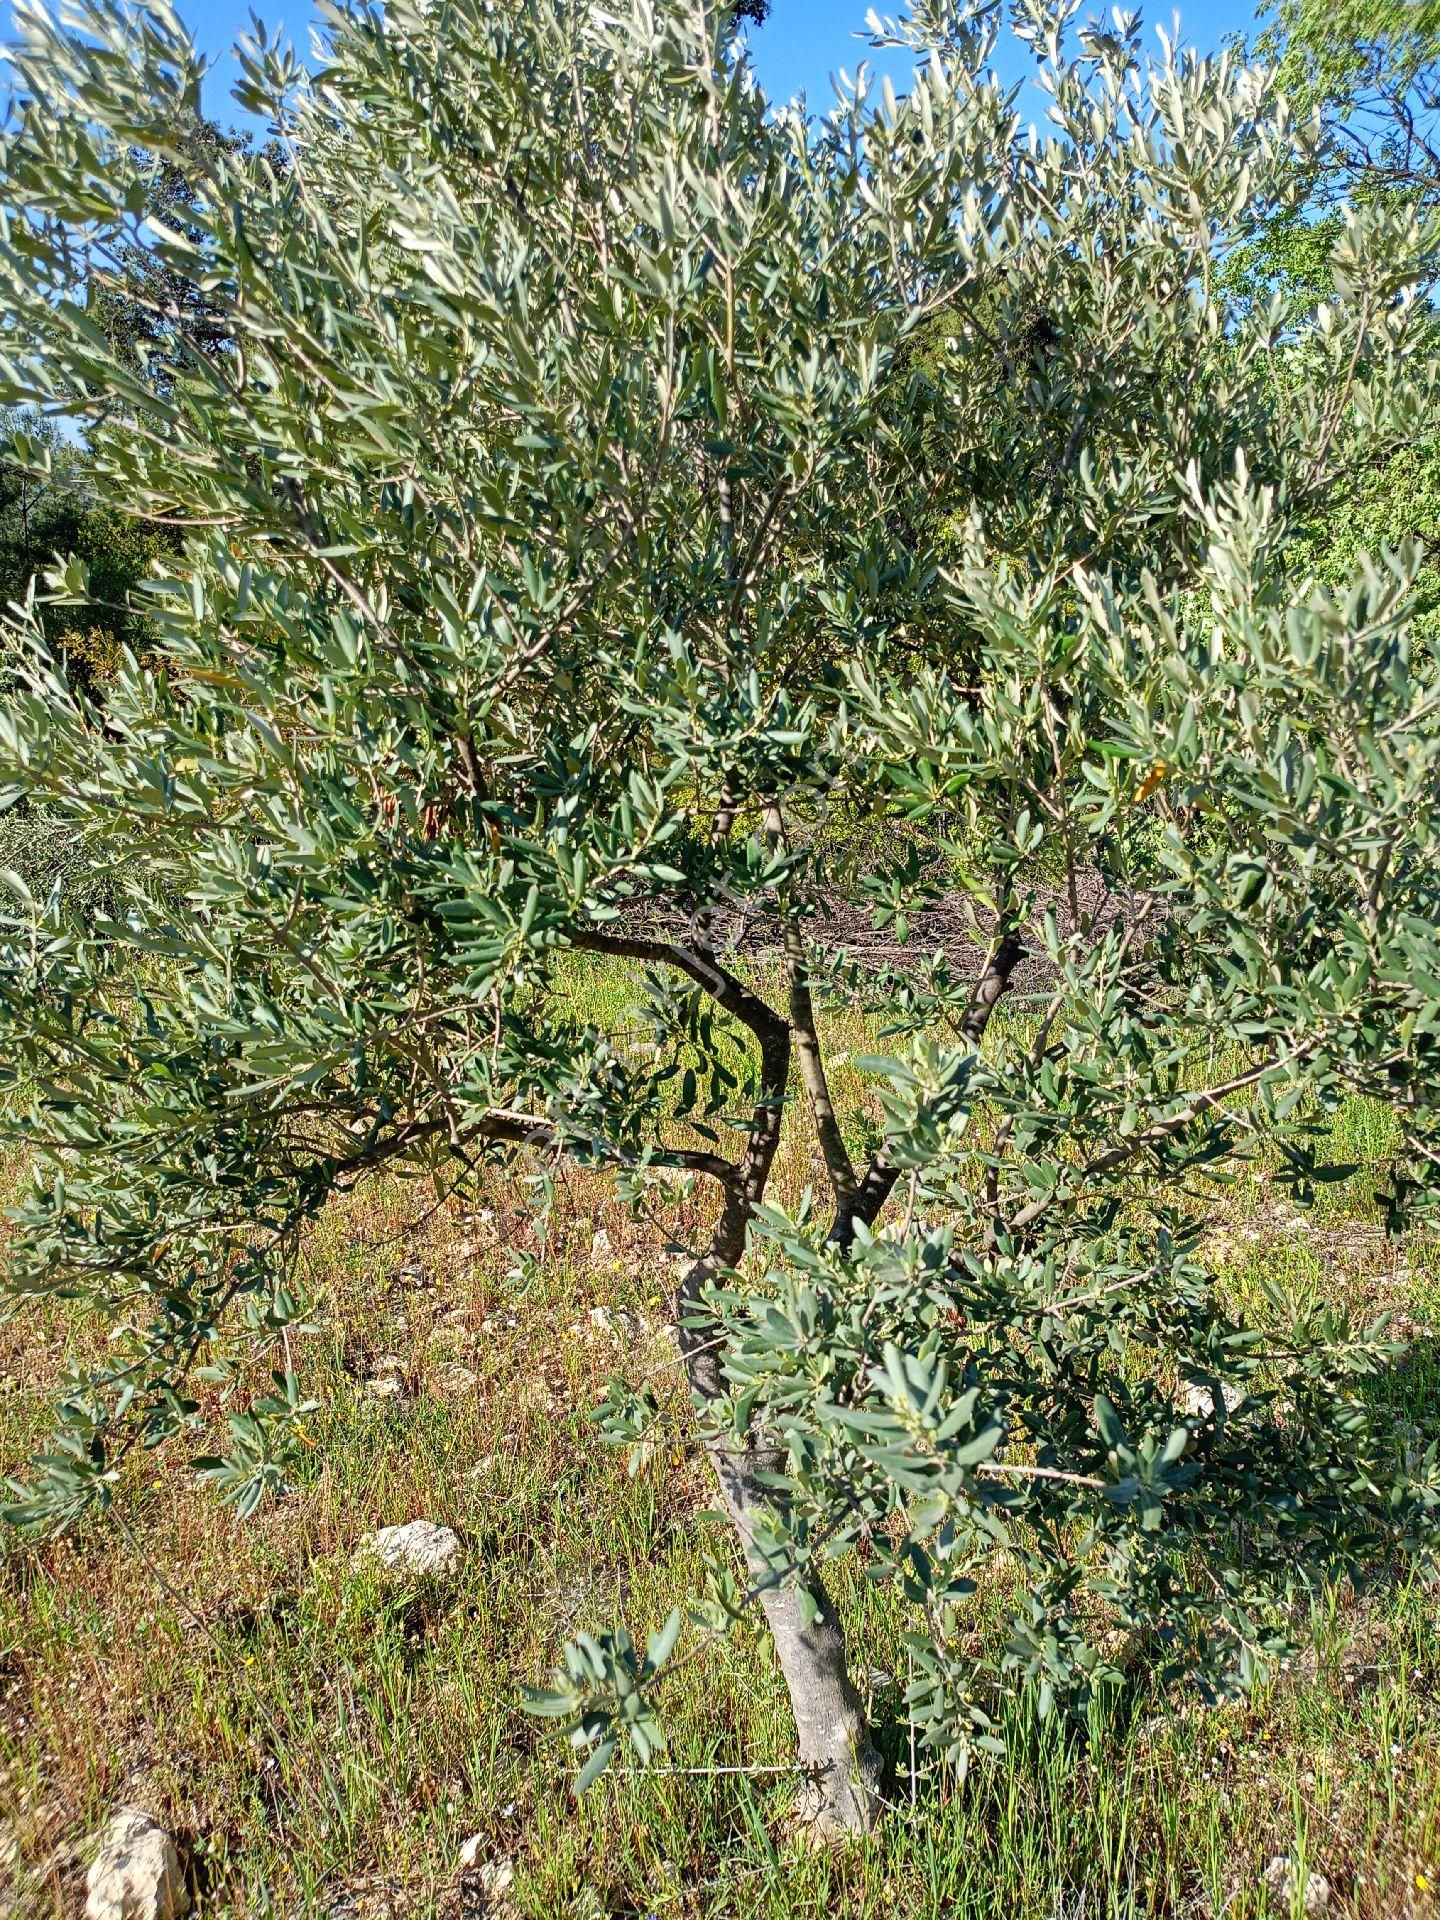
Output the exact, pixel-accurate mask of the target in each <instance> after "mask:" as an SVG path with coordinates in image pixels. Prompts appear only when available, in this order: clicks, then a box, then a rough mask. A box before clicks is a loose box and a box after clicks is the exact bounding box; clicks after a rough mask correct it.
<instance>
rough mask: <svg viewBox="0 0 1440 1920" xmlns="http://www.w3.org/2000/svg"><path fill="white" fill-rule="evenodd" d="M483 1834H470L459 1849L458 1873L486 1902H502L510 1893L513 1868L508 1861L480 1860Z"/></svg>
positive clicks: (482, 1850) (483, 1840)
mask: <svg viewBox="0 0 1440 1920" xmlns="http://www.w3.org/2000/svg"><path fill="white" fill-rule="evenodd" d="M485 1838H486V1836H485V1835H484V1834H483V1833H472V1834H471V1836H470V1838H469V1839H468V1840H466V1841H465V1842H463V1844H462V1845H461V1848H460V1872H461V1875H462V1876H463V1877H464V1878H465V1879H466V1880H468V1881H469V1882H470V1883H471V1885H472V1886H473V1887H474V1888H475V1889H476V1891H477V1892H478V1893H479V1894H480V1895H481V1896H482V1898H483V1899H484V1900H485V1901H486V1902H487V1904H488V1903H489V1902H491V1901H495V1900H502V1899H503V1898H504V1897H505V1895H506V1894H507V1893H508V1892H509V1891H510V1886H511V1883H512V1882H513V1880H514V1878H515V1868H514V1866H513V1864H512V1863H511V1862H510V1861H509V1860H482V1859H481V1857H480V1856H481V1855H482V1854H483V1853H484V1851H485Z"/></svg>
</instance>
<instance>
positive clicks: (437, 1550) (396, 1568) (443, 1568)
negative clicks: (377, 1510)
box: [356, 1520, 460, 1576]
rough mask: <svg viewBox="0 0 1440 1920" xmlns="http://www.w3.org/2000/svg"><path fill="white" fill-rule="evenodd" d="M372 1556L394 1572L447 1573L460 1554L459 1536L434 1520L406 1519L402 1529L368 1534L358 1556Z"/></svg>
mask: <svg viewBox="0 0 1440 1920" xmlns="http://www.w3.org/2000/svg"><path fill="white" fill-rule="evenodd" d="M367 1554H370V1555H373V1556H374V1557H375V1558H376V1559H378V1560H379V1562H380V1564H381V1565H382V1566H384V1567H388V1568H390V1570H391V1571H392V1572H394V1573H412V1574H428V1575H432V1576H433V1575H436V1574H444V1573H449V1572H451V1571H452V1569H453V1567H454V1563H455V1561H456V1560H457V1559H458V1558H459V1554H460V1537H459V1535H458V1534H456V1533H455V1532H453V1531H452V1529H451V1528H449V1527H437V1526H436V1525H435V1523H434V1521H433V1520H407V1521H406V1523H405V1525H404V1526H403V1527H381V1528H380V1530H379V1532H378V1533H367V1534H366V1536H365V1538H364V1539H363V1540H362V1541H361V1542H360V1553H359V1554H358V1555H357V1556H356V1557H357V1558H360V1557H361V1556H363V1555H367Z"/></svg>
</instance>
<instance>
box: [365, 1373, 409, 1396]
mask: <svg viewBox="0 0 1440 1920" xmlns="http://www.w3.org/2000/svg"><path fill="white" fill-rule="evenodd" d="M361 1392H362V1393H363V1394H364V1395H365V1398H366V1399H367V1400H403V1399H404V1398H405V1382H404V1381H403V1380H401V1379H400V1378H399V1377H398V1376H397V1375H396V1374H393V1373H382V1374H380V1375H378V1376H377V1378H376V1379H374V1380H367V1381H366V1382H365V1383H364V1385H363V1387H362V1388H361Z"/></svg>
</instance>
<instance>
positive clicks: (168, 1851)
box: [85, 1807, 190, 1920]
mask: <svg viewBox="0 0 1440 1920" xmlns="http://www.w3.org/2000/svg"><path fill="white" fill-rule="evenodd" d="M189 1907H190V1895H189V1894H188V1893H187V1892H186V1889H185V1882H184V1879H183V1878H182V1877H181V1873H180V1856H179V1854H178V1853H177V1852H176V1851H175V1842H174V1841H173V1840H172V1839H171V1838H170V1835H169V1834H168V1833H167V1832H166V1831H165V1829H164V1828H163V1827H162V1826H161V1825H160V1824H159V1822H158V1821H155V1820H152V1819H151V1818H150V1815H149V1814H148V1813H143V1812H142V1811H141V1810H140V1808H139V1807H121V1808H120V1810H119V1812H118V1813H117V1814H116V1815H115V1817H114V1819H113V1820H111V1822H110V1824H109V1826H107V1827H106V1829H105V1831H104V1833H103V1834H102V1835H101V1838H100V1851H99V1852H98V1853H97V1854H96V1856H95V1859H94V1863H93V1864H92V1866H91V1868H90V1872H89V1875H88V1876H87V1878H86V1881H85V1920H180V1916H181V1914H183V1913H186V1912H188V1911H189Z"/></svg>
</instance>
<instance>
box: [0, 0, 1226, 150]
mask: <svg viewBox="0 0 1440 1920" xmlns="http://www.w3.org/2000/svg"><path fill="white" fill-rule="evenodd" d="M178 4H179V8H180V13H181V16H182V18H183V19H184V20H185V21H186V22H187V24H188V25H189V27H190V30H191V32H192V33H193V34H194V36H195V39H196V42H197V44H198V45H199V46H200V48H201V49H202V50H203V51H204V52H205V53H207V54H208V55H210V56H211V57H212V58H213V60H214V61H215V67H214V71H213V74H212V77H211V81H210V85H209V87H208V89H207V95H208V97H207V100H206V106H207V108H208V110H209V112H210V113H211V114H212V115H213V116H214V117H215V118H216V119H217V120H219V121H221V122H222V123H225V122H233V121H234V120H235V119H236V118H237V117H238V112H237V110H236V109H235V108H234V107H233V106H232V105H231V103H230V102H229V100H228V97H227V96H228V94H229V90H230V86H231V83H232V81H233V79H234V66H233V64H232V63H231V62H230V61H229V60H228V59H227V58H226V54H227V52H228V50H229V48H230V47H232V46H233V45H234V43H235V41H236V39H237V38H238V37H239V36H240V35H241V34H242V33H244V32H246V31H247V29H248V27H249V20H250V13H251V8H252V4H253V8H254V11H255V12H256V13H257V14H258V15H259V16H260V18H261V19H262V20H264V22H265V24H266V26H267V27H269V28H272V29H280V28H283V29H285V31H286V32H287V33H288V35H289V37H290V38H291V40H292V41H293V42H294V43H295V45H296V47H297V49H298V50H299V51H300V52H301V53H302V54H303V53H304V52H305V51H306V50H307V48H308V43H309V32H308V22H309V7H308V5H307V4H306V0H178ZM869 4H870V0H772V7H771V16H770V19H769V20H768V21H767V22H766V24H765V25H764V27H762V28H760V29H759V30H758V31H755V30H752V46H753V48H754V53H755V63H756V67H757V69H758V71H759V75H760V79H761V81H762V82H763V84H764V86H765V88H766V91H767V92H768V93H769V94H770V96H771V98H772V99H774V100H788V99H789V98H790V97H791V96H792V95H794V94H797V93H801V92H804V93H805V94H806V95H808V97H809V101H810V104H811V106H812V107H822V108H823V107H824V106H825V105H826V104H827V103H828V102H829V99H830V97H831V84H830V82H831V76H832V75H833V74H834V73H835V72H837V71H838V70H839V69H841V68H844V69H846V70H847V71H848V72H850V73H853V72H854V70H855V67H856V65H857V64H858V62H859V61H860V60H861V59H864V58H866V57H867V50H866V48H865V46H864V44H863V42H861V41H859V40H857V39H855V37H854V35H855V31H856V29H857V28H858V27H859V26H860V25H861V23H862V22H863V20H864V18H865V13H866V9H867V7H868V6H869ZM1132 4H1134V0H1132ZM1172 5H1173V0H1166V5H1165V7H1164V9H1163V10H1161V11H1156V10H1152V9H1148V8H1147V9H1146V10H1145V17H1146V20H1147V23H1148V24H1150V25H1152V26H1153V25H1154V24H1156V23H1157V22H1158V23H1162V24H1164V25H1165V26H1167V27H1168V26H1169V25H1170V23H1171V19H1172V11H1171V8H1172ZM877 10H878V11H879V12H881V13H887V12H888V13H893V12H898V10H899V4H898V0H879V4H878V7H877ZM1093 11H1094V13H1095V14H1097V15H1108V13H1109V4H1108V0H1103V4H1102V0H1094V5H1093ZM9 16H10V9H9V0H0V23H3V27H0V30H3V28H8V25H9ZM1252 17H1253V14H1252V6H1251V5H1250V4H1247V0H1189V3H1188V4H1187V5H1185V6H1184V7H1183V8H1182V9H1181V14H1180V24H1181V28H1182V31H1183V34H1184V38H1185V39H1186V41H1187V42H1189V43H1190V44H1191V45H1194V46H1196V47H1199V48H1202V49H1204V50H1207V51H1208V50H1210V49H1213V48H1215V47H1217V46H1219V44H1220V42H1221V41H1222V40H1223V39H1224V37H1225V36H1226V34H1228V33H1232V32H1235V31H1242V32H1243V31H1245V30H1246V29H1248V27H1249V26H1250V24H1251V20H1252ZM892 71H894V73H895V75H896V78H897V80H898V79H899V77H900V74H901V72H902V71H903V69H902V68H901V67H900V66H898V65H896V64H894V63H893V62H892ZM1017 72H1018V67H1017Z"/></svg>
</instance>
